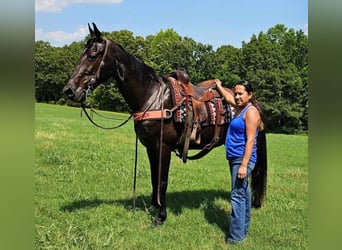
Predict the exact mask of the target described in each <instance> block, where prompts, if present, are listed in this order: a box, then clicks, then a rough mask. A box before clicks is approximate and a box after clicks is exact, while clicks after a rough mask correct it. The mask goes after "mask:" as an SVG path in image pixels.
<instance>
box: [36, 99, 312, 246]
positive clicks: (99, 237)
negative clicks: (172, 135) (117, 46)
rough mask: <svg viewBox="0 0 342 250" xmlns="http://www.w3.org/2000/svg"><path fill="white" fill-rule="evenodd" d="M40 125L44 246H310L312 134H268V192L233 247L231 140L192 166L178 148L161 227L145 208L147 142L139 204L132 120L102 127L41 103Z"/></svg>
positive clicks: (39, 236) (39, 232) (141, 155)
mask: <svg viewBox="0 0 342 250" xmlns="http://www.w3.org/2000/svg"><path fill="white" fill-rule="evenodd" d="M106 115H108V116H112V117H117V118H127V117H128V115H126V114H117V113H106ZM99 122H101V124H103V125H115V124H118V123H119V122H120V121H111V122H110V123H108V121H99ZM35 126H36V129H35V152H36V169H35V184H36V192H35V234H36V236H35V246H36V248H37V249H249V250H250V249H258V250H260V249H261V250H264V249H296V250H297V249H308V160H307V159H308V137H307V136H304V135H303V136H301V135H280V134H268V135H267V143H268V145H267V146H268V165H269V169H268V190H267V198H266V201H265V203H264V206H263V207H262V208H261V209H259V210H252V222H251V228H250V234H249V236H248V238H247V239H246V240H245V241H244V243H243V244H240V245H233V246H232V245H226V243H225V238H226V236H227V235H226V233H227V230H228V221H229V213H230V203H229V196H230V176H229V171H228V165H227V161H226V160H225V153H224V148H223V146H221V147H219V148H216V149H214V150H213V151H212V152H211V153H210V154H208V155H207V156H205V157H204V158H202V159H199V160H196V161H188V162H187V163H186V164H183V163H182V161H181V160H180V159H179V158H177V157H176V156H175V155H174V154H173V156H172V161H171V169H170V175H169V187H168V195H167V211H168V219H167V221H166V223H165V224H164V225H163V226H161V227H153V226H152V224H151V218H150V216H149V215H148V214H147V213H146V211H145V208H146V207H147V206H148V205H149V203H150V192H151V185H150V173H149V165H148V161H147V156H146V153H145V149H144V147H143V146H142V145H141V144H139V147H138V173H137V208H136V209H135V210H132V202H133V200H132V190H133V170H134V169H133V168H134V152H135V134H134V131H133V122H132V121H130V122H128V123H127V124H126V125H125V126H123V127H121V128H119V129H116V130H101V129H98V128H96V127H94V126H93V125H92V124H90V123H89V121H88V120H87V119H86V117H85V116H83V117H82V118H81V117H80V109H78V108H70V107H64V106H57V105H47V104H36V111H35Z"/></svg>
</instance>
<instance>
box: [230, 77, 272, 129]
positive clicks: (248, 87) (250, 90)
mask: <svg viewBox="0 0 342 250" xmlns="http://www.w3.org/2000/svg"><path fill="white" fill-rule="evenodd" d="M236 85H241V86H244V87H245V89H246V91H247V93H248V94H250V93H254V92H253V87H252V85H251V84H250V83H249V82H248V81H245V80H242V81H239V82H237V83H235V84H234V87H235V86H236ZM251 103H252V105H253V106H254V107H256V109H257V110H258V111H259V114H260V118H261V122H260V125H259V129H260V130H264V128H265V122H266V117H265V114H264V109H263V107H262V105H261V103H260V102H259V101H258V100H257V99H255V97H254V94H253V95H252V98H251Z"/></svg>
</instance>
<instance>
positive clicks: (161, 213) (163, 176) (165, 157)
mask: <svg viewBox="0 0 342 250" xmlns="http://www.w3.org/2000/svg"><path fill="white" fill-rule="evenodd" d="M147 153H148V157H149V160H150V168H151V182H152V201H151V206H152V207H155V208H158V213H157V215H156V217H155V218H154V221H153V224H155V225H161V224H163V222H164V221H165V220H166V217H167V212H166V191H167V183H168V176H169V167H170V159H171V150H170V148H169V146H167V145H165V144H162V158H161V166H160V167H159V148H153V149H152V148H148V149H147ZM159 168H160V169H159ZM159 170H160V172H159Z"/></svg>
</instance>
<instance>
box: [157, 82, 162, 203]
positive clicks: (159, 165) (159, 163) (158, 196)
mask: <svg viewBox="0 0 342 250" xmlns="http://www.w3.org/2000/svg"><path fill="white" fill-rule="evenodd" d="M159 83H160V85H161V95H160V101H161V121H160V138H159V139H160V140H159V162H158V189H157V190H158V191H157V203H158V205H159V206H161V203H160V185H161V164H162V143H163V130H164V114H163V113H164V112H163V111H164V88H163V87H164V85H163V84H162V83H161V82H160V81H159Z"/></svg>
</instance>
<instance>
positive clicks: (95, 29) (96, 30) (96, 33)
mask: <svg viewBox="0 0 342 250" xmlns="http://www.w3.org/2000/svg"><path fill="white" fill-rule="evenodd" d="M93 27H94V33H95V36H96V37H98V38H101V37H102V33H101V31H99V29H98V28H97V27H96V25H95V23H93Z"/></svg>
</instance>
